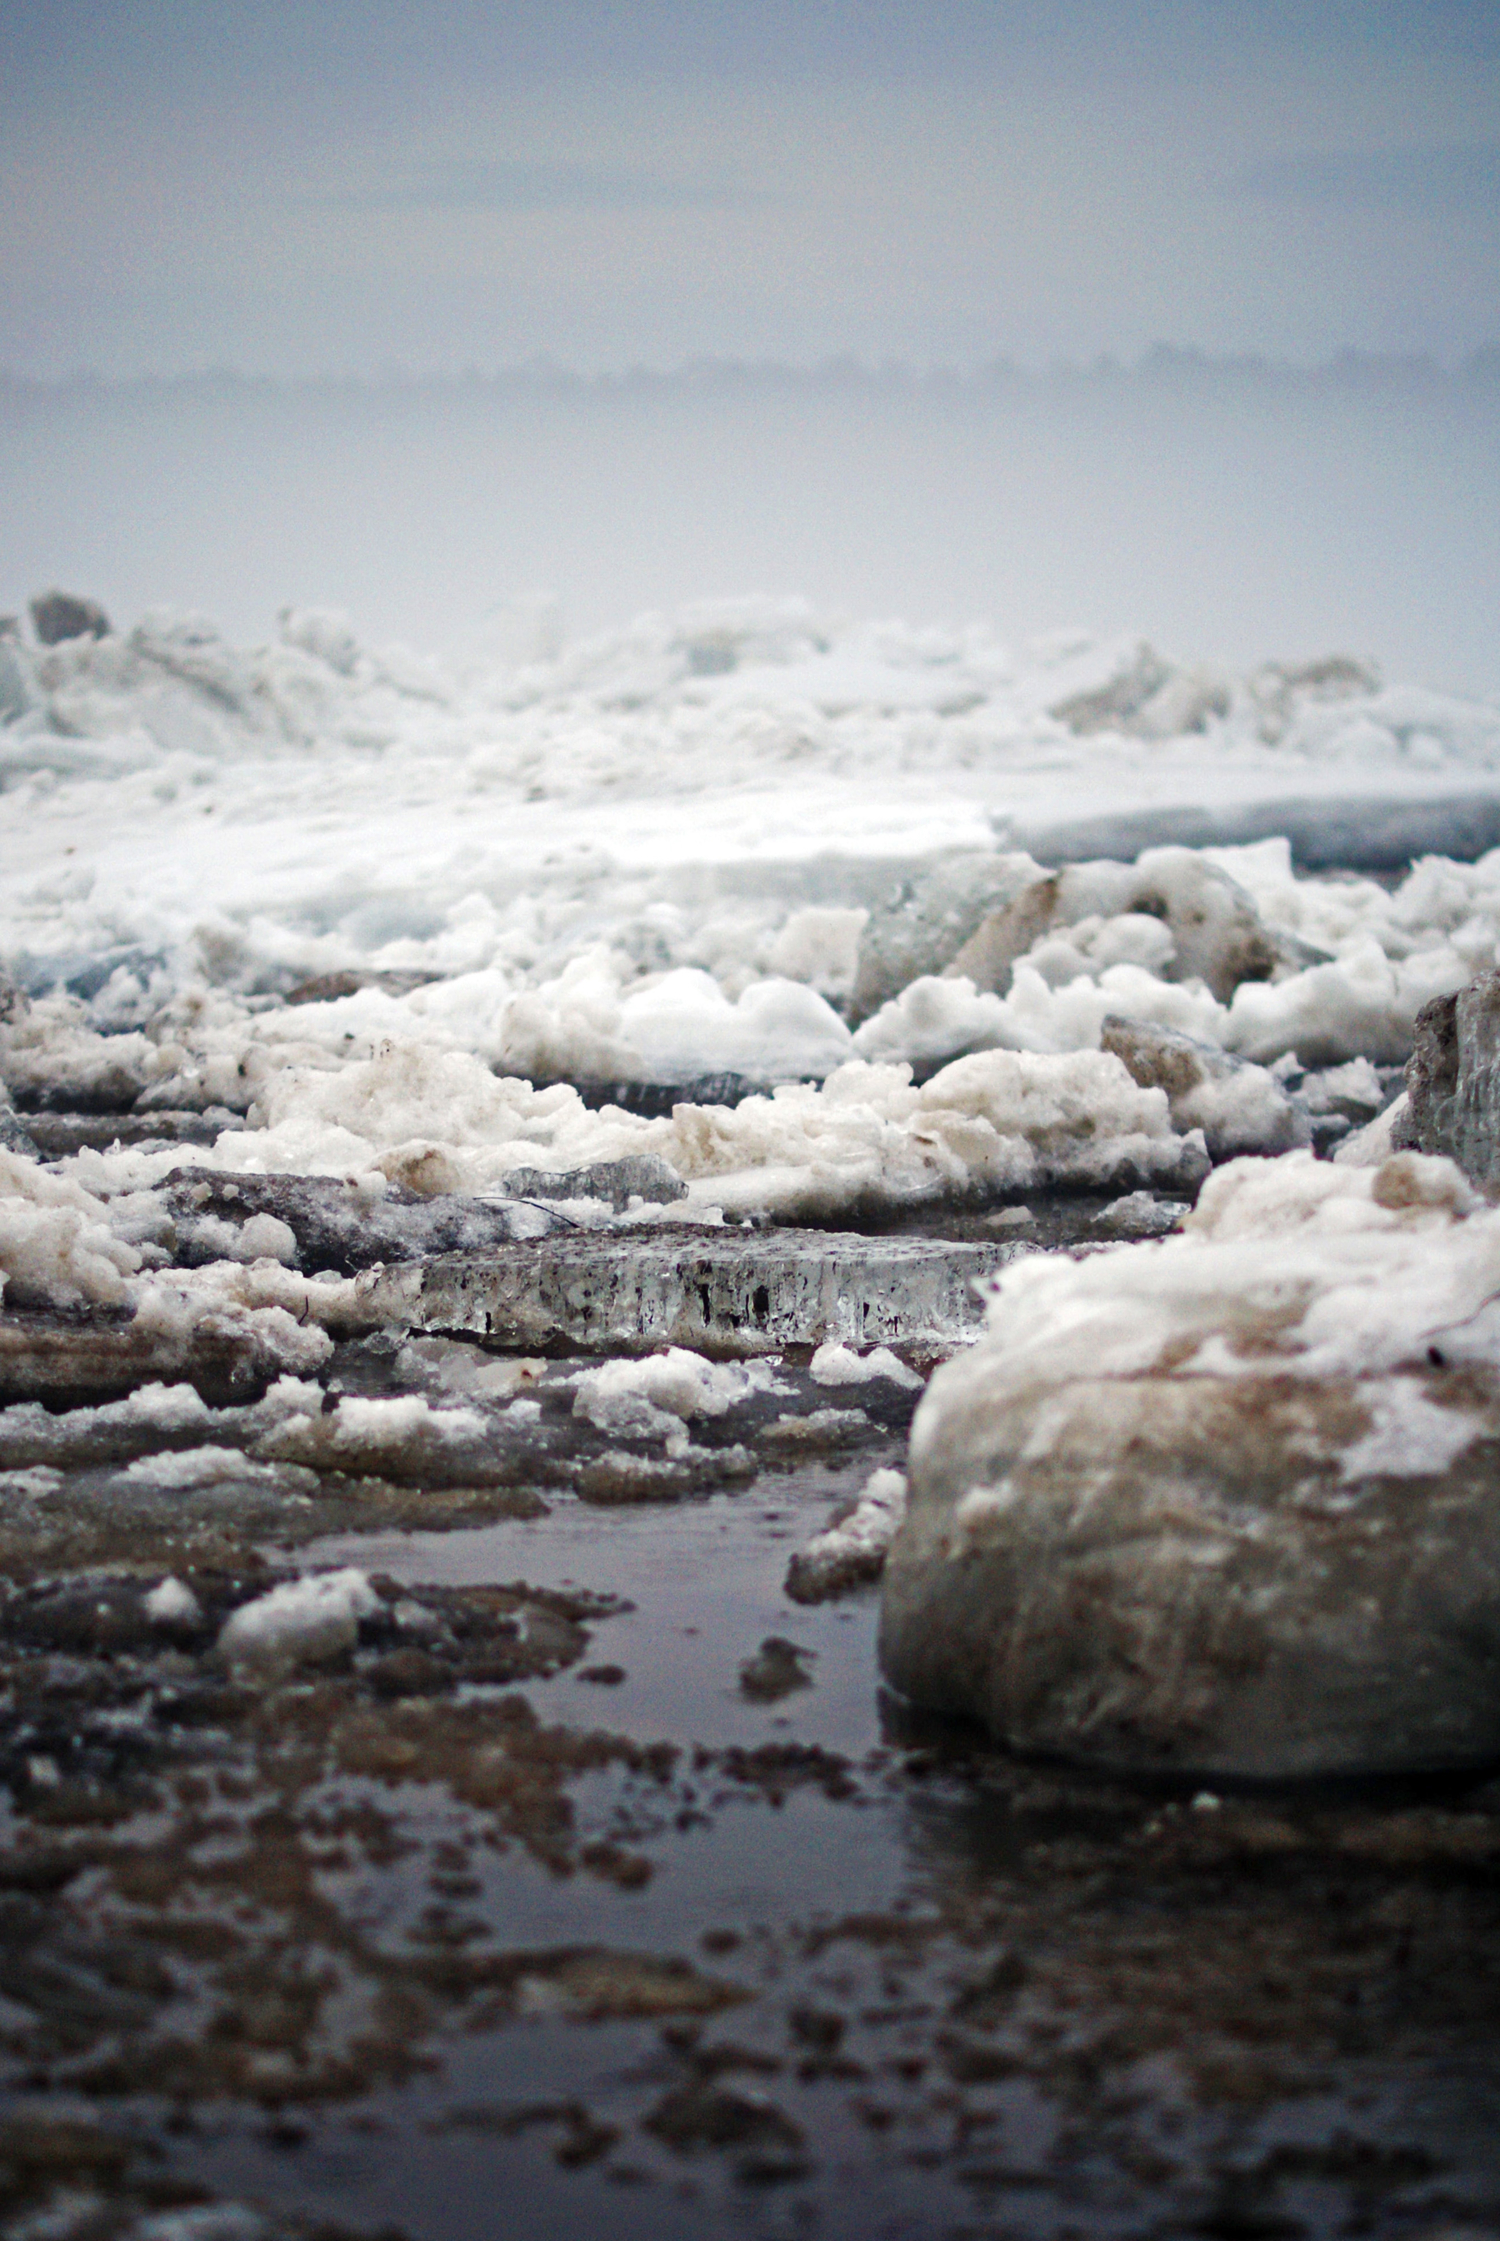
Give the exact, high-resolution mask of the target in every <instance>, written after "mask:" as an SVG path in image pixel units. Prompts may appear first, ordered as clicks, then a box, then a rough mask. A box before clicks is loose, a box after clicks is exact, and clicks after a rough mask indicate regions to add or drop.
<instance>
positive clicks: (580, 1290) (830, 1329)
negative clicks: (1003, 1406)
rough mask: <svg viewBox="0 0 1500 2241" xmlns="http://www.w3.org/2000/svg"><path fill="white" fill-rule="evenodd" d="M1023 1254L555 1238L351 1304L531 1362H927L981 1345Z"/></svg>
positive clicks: (739, 1239) (985, 1249) (830, 1240)
mask: <svg viewBox="0 0 1500 2241" xmlns="http://www.w3.org/2000/svg"><path fill="white" fill-rule="evenodd" d="M1024 1249H1025V1248H1024V1247H1021V1246H1018V1245H1017V1244H1015V1243H1014V1242H1008V1243H996V1244H993V1245H990V1244H950V1243H947V1242H945V1241H943V1240H941V1239H932V1238H912V1237H858V1236H850V1235H847V1234H839V1235H835V1234H832V1233H830V1232H828V1231H824V1230H792V1229H784V1230H774V1231H771V1232H769V1233H768V1234H761V1235H753V1236H752V1235H747V1234H745V1233H743V1232H731V1233H730V1234H728V1235H726V1236H714V1237H703V1236H701V1235H696V1236H692V1237H684V1236H681V1235H678V1236H676V1237H672V1236H661V1235H658V1236H655V1237H651V1238H644V1237H642V1238H632V1239H630V1240H629V1241H628V1242H626V1241H622V1240H620V1239H618V1238H614V1239H602V1238H594V1237H588V1236H579V1237H567V1238H560V1237H548V1238H543V1239H541V1240H539V1241H537V1242H535V1243H527V1244H516V1245H509V1246H506V1247H502V1248H500V1249H498V1250H495V1251H491V1252H483V1253H447V1254H442V1255H438V1256H436V1257H434V1258H433V1259H431V1260H425V1261H418V1262H412V1263H408V1264H407V1265H405V1266H401V1267H395V1268H376V1269H370V1270H369V1271H367V1273H366V1274H365V1275H363V1276H361V1277H360V1278H359V1280H358V1283H359V1299H360V1303H361V1307H362V1309H363V1310H364V1311H365V1312H366V1313H368V1314H369V1315H370V1316H371V1317H372V1319H378V1320H379V1321H381V1322H386V1323H393V1324H395V1323H404V1324H405V1325H407V1326H408V1327H409V1328H410V1329H413V1330H429V1331H432V1330H435V1331H456V1332H464V1333H470V1334H473V1335H474V1336H476V1337H479V1338H484V1339H488V1340H490V1341H491V1342H492V1343H494V1344H496V1345H499V1346H507V1347H512V1346H513V1347H522V1348H528V1349H532V1350H545V1349H547V1348H549V1347H550V1348H557V1347H559V1346H563V1347H566V1348H568V1349H570V1350H577V1351H582V1352H592V1351H609V1352H623V1353H629V1352H632V1351H644V1350H646V1349H648V1348H651V1347H655V1346H663V1345H672V1346H691V1347H694V1348H696V1349H697V1350H698V1351H699V1352H701V1353H706V1354H713V1355H718V1356H721V1357H722V1356H726V1355H728V1356H743V1355H754V1354H772V1353H780V1352H781V1351H782V1350H783V1349H784V1348H786V1347H788V1346H821V1345H823V1344H824V1343H825V1342H826V1341H827V1340H829V1339H836V1340H840V1341H842V1342H844V1343H845V1344H851V1345H856V1346H873V1345H876V1344H887V1345H888V1344H891V1343H893V1342H894V1343H897V1344H900V1345H903V1346H906V1347H908V1348H915V1349H917V1350H919V1351H920V1350H921V1349H923V1348H932V1349H943V1348H946V1347H949V1346H951V1345H953V1344H954V1343H955V1342H959V1341H962V1340H964V1339H968V1338H972V1337H974V1336H976V1335H977V1333H978V1330H979V1327H980V1322H981V1302H980V1299H979V1295H978V1293H977V1291H976V1289H975V1287H976V1285H977V1283H978V1282H979V1281H980V1280H981V1279H983V1278H984V1277H987V1276H989V1275H990V1274H991V1273H992V1272H993V1271H994V1270H996V1269H998V1268H1000V1267H1002V1266H1003V1265H1004V1264H1005V1262H1006V1261H1008V1260H1012V1259H1014V1258H1015V1256H1016V1254H1017V1253H1018V1252H1019V1251H1023V1250H1024Z"/></svg>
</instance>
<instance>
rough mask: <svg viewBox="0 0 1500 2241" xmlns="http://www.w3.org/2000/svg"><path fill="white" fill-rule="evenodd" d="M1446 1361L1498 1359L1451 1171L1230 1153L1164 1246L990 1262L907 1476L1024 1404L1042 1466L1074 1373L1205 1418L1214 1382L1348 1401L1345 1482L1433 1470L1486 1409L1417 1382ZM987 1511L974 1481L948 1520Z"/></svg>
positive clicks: (977, 1517) (1485, 1257)
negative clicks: (1001, 1266)
mask: <svg viewBox="0 0 1500 2241" xmlns="http://www.w3.org/2000/svg"><path fill="white" fill-rule="evenodd" d="M1465 1362H1474V1363H1477V1364H1482V1365H1485V1366H1486V1367H1490V1368H1493V1367H1495V1366H1500V1210H1487V1209H1483V1208H1482V1206H1481V1203H1480V1202H1479V1201H1478V1200H1477V1199H1476V1197H1475V1195H1474V1193H1473V1192H1472V1191H1471V1189H1470V1187H1469V1185H1468V1183H1467V1182H1466V1181H1465V1179H1464V1177H1463V1176H1462V1175H1461V1174H1460V1172H1459V1170H1458V1169H1457V1168H1456V1167H1455V1166H1454V1165H1453V1164H1452V1163H1451V1161H1448V1160H1443V1159H1428V1158H1424V1157H1422V1156H1421V1155H1420V1154H1418V1153H1414V1152H1402V1153H1397V1154H1396V1155H1394V1156H1393V1157H1390V1158H1388V1159H1386V1160H1385V1161H1384V1162H1383V1163H1382V1164H1381V1165H1379V1166H1378V1167H1360V1166H1355V1165H1350V1164H1345V1165H1339V1164H1334V1163H1330V1162H1322V1161H1317V1160H1314V1158H1313V1157H1312V1155H1311V1153H1308V1152H1290V1153H1287V1154H1286V1155H1285V1156H1284V1157H1282V1158H1280V1159H1275V1160H1248V1159H1247V1160H1236V1161H1233V1162H1232V1163H1231V1164H1229V1165H1228V1166H1226V1167H1222V1168H1220V1169H1219V1170H1218V1171H1217V1172H1216V1173H1215V1174H1214V1175H1213V1176H1212V1177H1211V1178H1210V1179H1209V1181H1208V1182H1207V1183H1206V1184H1205V1185H1204V1188H1203V1192H1202V1195H1201V1197H1200V1198H1199V1201H1198V1204H1197V1207H1196V1208H1195V1210H1194V1211H1193V1212H1192V1213H1191V1214H1190V1215H1188V1216H1187V1217H1186V1218H1185V1220H1184V1222H1183V1225H1182V1231H1181V1233H1180V1234H1179V1235H1177V1236H1174V1237H1170V1238H1166V1239H1164V1240H1162V1241H1160V1242H1153V1243H1145V1244H1138V1245H1133V1246H1127V1247H1123V1248H1119V1249H1117V1250H1115V1251H1112V1252H1109V1253H1104V1254H1099V1255H1097V1256H1092V1257H1090V1258H1087V1259H1082V1260H1076V1261H1075V1260H1070V1259H1068V1258H1065V1257H1061V1256H1056V1255H1034V1256H1029V1257H1027V1258H1025V1259H1023V1260H1021V1261H1019V1262H1016V1263H1014V1264H1013V1265H1012V1266H1010V1267H1009V1268H1006V1269H1005V1270H1003V1271H1002V1272H1001V1273H1000V1275H999V1276H998V1277H997V1278H996V1279H995V1281H994V1285H993V1291H992V1296H991V1299H990V1302H989V1307H988V1319H987V1330H986V1335H985V1337H984V1339H983V1340H982V1341H981V1342H980V1344H979V1345H978V1346H977V1347H975V1348H973V1349H972V1350H971V1351H970V1352H969V1354H968V1355H967V1356H966V1357H962V1358H960V1359H958V1360H957V1361H955V1362H953V1363H951V1364H949V1365H948V1366H947V1367H946V1368H945V1369H943V1370H942V1371H940V1372H939V1373H938V1375H937V1376H936V1377H935V1378H934V1380H933V1382H932V1384H931V1385H930V1386H929V1388H928V1391H927V1394H926V1395H925V1397H924V1399H923V1402H922V1404H921V1406H920V1407H919V1409H918V1412H917V1417H916V1420H915V1423H914V1425H913V1431H912V1451H911V1452H912V1469H913V1472H914V1474H915V1475H916V1476H918V1477H919V1478H920V1477H921V1476H922V1475H923V1473H924V1471H926V1470H930V1469H932V1468H940V1467H941V1458H942V1455H943V1453H944V1452H945V1451H947V1452H949V1453H952V1454H954V1455H957V1454H963V1453H969V1452H973V1451H975V1450H976V1448H977V1447H979V1446H982V1444H983V1438H984V1426H985V1425H986V1424H987V1423H989V1424H993V1423H995V1422H997V1421H998V1420H999V1419H1000V1418H1001V1417H1002V1416H1003V1415H1005V1414H1006V1413H1007V1412H1009V1411H1011V1410H1012V1409H1015V1408H1018V1407H1021V1406H1025V1407H1028V1408H1030V1409H1031V1410H1032V1411H1033V1414H1032V1419H1031V1428H1030V1430H1029V1432H1028V1435H1027V1441H1026V1446H1025V1450H1024V1458H1023V1459H1036V1458H1040V1457H1042V1456H1044V1455H1046V1454H1047V1453H1048V1452H1049V1451H1050V1443H1051V1442H1052V1441H1053V1440H1054V1439H1063V1438H1065V1437H1071V1436H1072V1427H1073V1422H1074V1415H1075V1414H1076V1410H1075V1408H1074V1403H1073V1402H1072V1401H1067V1402H1064V1401H1062V1400H1060V1401H1059V1402H1058V1404H1057V1406H1056V1407H1055V1408H1054V1407H1053V1405H1052V1404H1051V1403H1050V1402H1049V1401H1047V1400H1046V1399H1045V1398H1043V1397H1042V1396H1044V1395H1045V1394H1046V1393H1047V1392H1048V1391H1049V1390H1053V1389H1056V1390H1057V1391H1058V1392H1059V1393H1061V1392H1062V1390H1063V1388H1065V1387H1067V1386H1069V1385H1070V1384H1077V1383H1078V1381H1080V1380H1082V1381H1085V1382H1086V1383H1087V1384H1088V1386H1089V1389H1090V1390H1091V1391H1092V1392H1093V1393H1094V1394H1095V1395H1096V1396H1098V1398H1097V1407H1098V1408H1099V1409H1100V1410H1104V1411H1106V1412H1107V1409H1108V1407H1109V1406H1110V1405H1112V1404H1110V1403H1109V1402H1108V1400H1107V1398H1105V1397H1104V1396H1107V1395H1108V1393H1109V1390H1110V1388H1111V1387H1116V1388H1119V1387H1124V1386H1129V1385H1132V1384H1135V1383H1137V1382H1138V1381H1140V1380H1149V1379H1167V1380H1170V1382H1171V1384H1172V1385H1173V1386H1174V1387H1175V1388H1177V1389H1178V1390H1181V1389H1183V1388H1187V1389H1188V1393H1189V1399H1185V1400H1184V1403H1183V1406H1184V1407H1188V1406H1189V1405H1190V1394H1191V1390H1192V1389H1193V1388H1195V1387H1196V1388H1198V1389H1199V1390H1200V1391H1201V1392H1202V1394H1203V1396H1204V1400H1205V1404H1206V1405H1208V1406H1211V1405H1212V1401H1211V1393H1212V1389H1213V1388H1214V1387H1216V1386H1220V1385H1222V1384H1223V1383H1224V1382H1225V1381H1242V1380H1248V1381H1252V1382H1253V1381H1255V1380H1268V1381H1269V1380H1280V1381H1283V1382H1284V1381H1285V1380H1287V1379H1294V1380H1297V1381H1300V1382H1304V1383H1305V1384H1306V1385H1307V1386H1309V1387H1312V1386H1319V1387H1321V1388H1323V1389H1324V1390H1332V1389H1335V1388H1336V1389H1338V1390H1340V1391H1345V1392H1347V1393H1348V1394H1350V1395H1351V1396H1352V1397H1353V1399H1354V1400H1355V1401H1357V1403H1358V1407H1357V1408H1356V1410H1355V1419H1357V1421H1358V1422H1359V1423H1360V1424H1361V1425H1362V1426H1363V1429H1362V1430H1360V1431H1359V1432H1358V1434H1357V1436H1352V1437H1351V1436H1350V1435H1349V1434H1348V1430H1347V1425H1346V1426H1345V1430H1344V1432H1343V1434H1341V1435H1340V1437H1341V1438H1342V1440H1343V1442H1344V1444H1343V1445H1342V1446H1340V1447H1339V1448H1338V1453H1339V1457H1340V1468H1341V1470H1342V1472H1343V1475H1344V1476H1345V1477H1353V1476H1359V1475H1363V1474H1367V1473H1375V1472H1378V1473H1396V1474H1420V1473H1426V1472H1429V1471H1432V1472H1440V1471H1442V1470H1444V1469H1446V1468H1447V1466H1448V1464H1449V1463H1450V1462H1451V1461H1452V1460H1453V1458H1454V1456H1455V1455H1457V1454H1459V1453H1461V1452H1462V1451H1463V1450H1464V1448H1465V1447H1466V1446H1468V1445H1469V1444H1470V1443H1472V1441H1473V1440H1475V1439H1476V1438H1478V1437H1480V1436H1481V1435H1483V1434H1485V1433H1487V1431H1488V1429H1489V1417H1488V1415H1487V1413H1486V1407H1487V1404H1482V1402H1481V1401H1480V1400H1476V1401H1474V1403H1473V1405H1472V1406H1471V1405H1470V1403H1469V1401H1468V1400H1467V1399H1466V1398H1465V1394H1464V1392H1463V1390H1461V1389H1460V1390H1456V1391H1453V1392H1451V1393H1444V1394H1442V1395H1439V1396H1438V1397H1436V1398H1435V1397H1434V1396H1433V1394H1432V1393H1431V1392H1430V1391H1429V1390H1428V1385H1429V1383H1430V1380H1431V1376H1432V1374H1433V1371H1434V1368H1435V1367H1436V1368H1438V1369H1441V1370H1444V1371H1446V1370H1449V1369H1451V1368H1453V1367H1455V1366H1457V1365H1461V1364H1463V1363H1465ZM1413 1365H1417V1366H1418V1367H1419V1368H1420V1371H1421V1377H1420V1379H1417V1378H1414V1377H1413V1375H1412V1374H1411V1372H1412V1366H1413ZM1101 1421H1102V1419H1101ZM1319 1436H1321V1435H1319ZM1330 1436H1331V1435H1330ZM1307 1439H1308V1441H1309V1442H1313V1441H1314V1431H1313V1429H1312V1420H1311V1419H1310V1420H1309V1429H1308V1432H1307ZM1312 1453H1313V1446H1312V1445H1309V1448H1308V1454H1309V1457H1311V1455H1312ZM1006 1499H1007V1494H1006V1486H1005V1484H1004V1483H1002V1484H999V1485H996V1486H990V1485H985V1486H983V1487H980V1488H978V1489H977V1490H976V1492H975V1493H974V1495H973V1496H972V1497H965V1500H966V1501H971V1502H972V1509H971V1510H970V1511H969V1512H967V1513H966V1512H965V1509H964V1504H963V1503H962V1502H961V1503H960V1504H959V1508H958V1513H957V1514H958V1518H959V1522H960V1524H962V1523H963V1522H964V1519H965V1516H966V1515H968V1516H970V1517H971V1518H972V1520H973V1521H974V1522H975V1523H976V1524H977V1523H979V1522H980V1521H981V1517H982V1516H988V1515H990V1514H991V1513H992V1512H993V1511H994V1509H995V1508H996V1505H1000V1506H1002V1507H1003V1505H1004V1503H1005V1501H1006Z"/></svg>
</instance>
